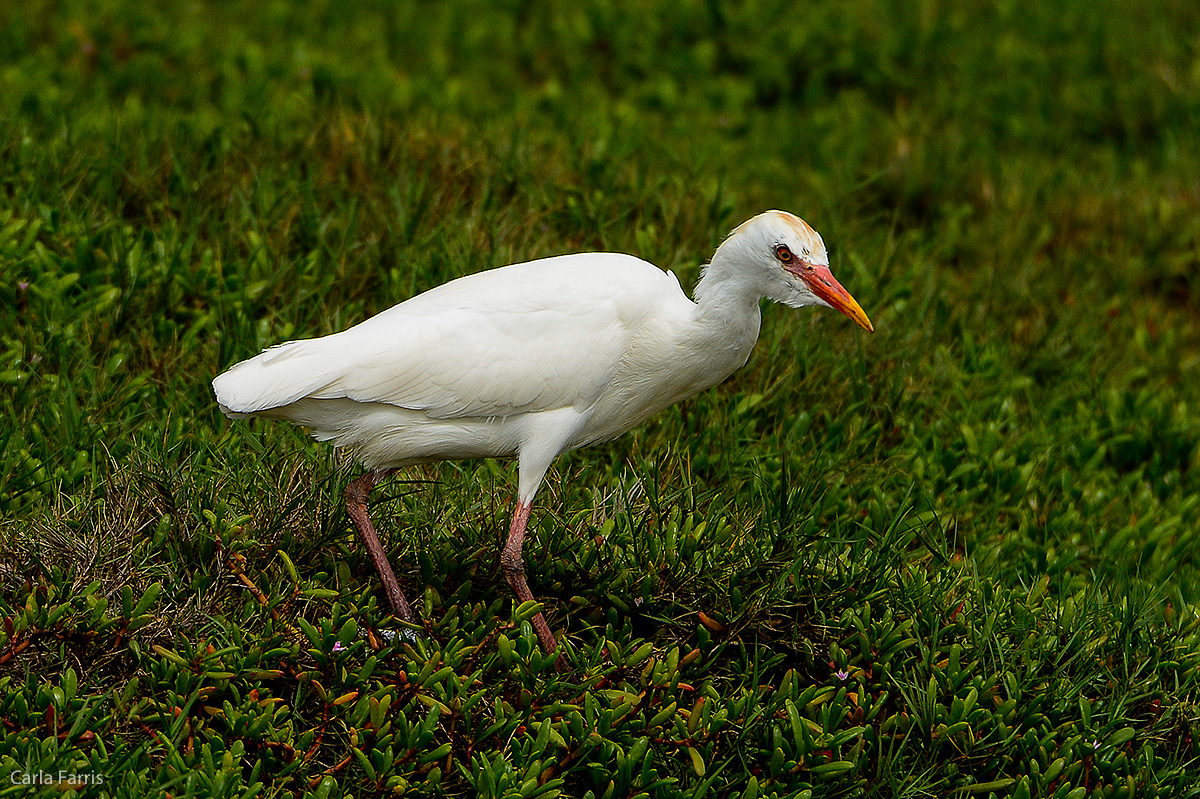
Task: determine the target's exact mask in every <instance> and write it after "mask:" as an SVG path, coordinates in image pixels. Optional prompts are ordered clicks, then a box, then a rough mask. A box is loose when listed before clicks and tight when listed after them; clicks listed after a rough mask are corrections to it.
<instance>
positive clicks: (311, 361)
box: [212, 339, 342, 418]
mask: <svg viewBox="0 0 1200 799" xmlns="http://www.w3.org/2000/svg"><path fill="white" fill-rule="evenodd" d="M325 341H326V339H306V340H302V341H289V342H287V343H286V344H279V345H277V346H274V347H271V348H270V349H268V350H265V351H263V352H261V353H259V354H258V355H256V356H254V357H253V358H250V359H248V360H245V361H242V362H241V363H238V364H235V365H234V366H232V367H230V368H229V369H228V370H227V371H225V372H223V373H222V374H220V375H218V376H217V377H216V379H214V380H213V381H212V386H213V391H214V393H216V395H217V402H218V403H219V404H220V406H221V410H222V411H224V412H225V413H226V414H227V415H229V416H233V417H235V418H236V417H239V416H249V415H252V414H255V413H259V412H260V411H265V410H269V409H271V408H279V407H282V406H284V405H290V404H291V403H293V402H295V401H296V400H299V399H302V398H303V397H307V396H310V395H312V394H314V393H316V392H319V391H320V390H321V389H322V388H323V387H325V386H327V385H329V384H330V383H331V382H333V381H334V380H336V379H337V378H338V377H339V376H340V374H341V371H342V364H341V359H334V358H330V357H329V352H328V348H327V347H326V346H324V344H323V343H324V342H325Z"/></svg>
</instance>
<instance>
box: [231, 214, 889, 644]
mask: <svg viewBox="0 0 1200 799" xmlns="http://www.w3.org/2000/svg"><path fill="white" fill-rule="evenodd" d="M694 297H695V298H694V300H693V299H688V297H687V296H686V295H685V294H684V293H683V291H682V289H681V288H680V286H679V281H678V279H676V277H675V275H674V274H673V273H671V272H664V271H663V270H661V269H659V268H658V267H656V266H654V265H652V264H650V263H647V262H646V261H643V260H641V259H640V258H635V257H634V256H632V255H622V254H618V253H581V254H576V255H562V256H558V257H554V258H545V259H542V260H537V261H530V262H527V263H519V264H513V265H511V266H505V267H501V268H498V269H493V270H489V271H485V272H480V273H477V274H473V275H468V276H466V277H462V278H459V279H457V280H453V281H451V282H449V283H446V284H444V285H442V286H438V287H437V288H434V289H431V290H430V291H427V292H425V293H424V294H420V295H418V296H416V297H413V298H412V299H410V300H407V301H406V302H402V303H400V304H399V305H396V306H394V307H393V308H390V309H388V310H386V311H384V312H382V313H380V314H379V315H377V316H374V317H372V318H370V319H368V320H366V321H365V322H362V323H361V324H359V325H356V326H355V327H352V328H350V329H348V330H344V331H342V332H340V333H335V334H333V335H329V336H324V337H322V338H315V339H307V340H302V341H290V342H287V343H286V344H280V345H278V346H275V347H272V348H270V349H268V350H266V351H264V352H262V353H261V354H259V355H257V356H255V357H253V358H250V359H249V360H246V361H242V362H241V363H239V364H237V365H235V366H233V367H232V368H231V369H229V370H228V371H227V372H225V373H224V374H222V375H220V376H219V377H217V378H216V379H215V380H213V389H214V391H215V392H216V397H217V401H218V403H220V406H221V409H222V410H223V411H224V412H225V413H226V414H228V415H229V416H231V417H244V416H261V417H266V418H272V419H286V420H288V421H290V422H293V423H295V424H298V425H302V426H304V427H307V428H309V430H310V432H311V433H312V435H313V436H314V437H315V438H317V439H319V440H321V441H332V442H333V445H334V446H335V447H337V448H339V449H342V448H344V449H346V450H348V451H349V452H350V453H351V454H352V455H353V456H354V457H355V458H356V459H357V460H358V461H360V462H361V463H362V464H363V465H364V466H365V467H366V468H367V469H368V471H367V473H366V474H364V475H363V476H362V477H360V478H358V479H356V480H354V481H353V482H351V483H350V485H349V486H348V487H347V488H346V509H347V511H348V512H349V514H350V517H351V519H353V521H354V524H355V526H356V527H357V528H358V531H359V534H360V535H361V536H362V538H363V540H364V542H365V543H366V546H367V549H368V551H369V552H370V555H371V558H372V560H374V562H375V566H376V568H377V569H378V571H379V574H380V577H381V579H382V580H383V583H384V586H385V588H386V591H387V595H388V599H389V601H390V602H391V604H392V607H393V609H394V610H395V612H396V613H397V615H398V616H399V617H400V618H402V619H404V620H405V621H408V622H414V621H415V616H414V615H413V612H412V608H411V606H410V605H409V604H408V602H407V600H405V598H404V594H403V593H402V592H401V590H400V586H399V583H398V582H397V581H396V577H395V575H394V574H393V573H392V569H391V566H390V565H389V563H388V559H387V555H386V554H385V553H384V550H383V547H382V546H381V545H380V543H379V539H378V537H377V536H376V534H375V530H374V528H373V527H372V525H371V520H370V518H369V516H368V515H367V507H366V503H367V496H368V494H369V493H370V491H371V489H372V488H373V487H374V486H375V485H376V484H377V483H378V482H379V481H380V480H381V479H383V478H384V477H386V476H387V475H388V474H390V473H391V472H392V471H393V470H395V469H398V468H400V467H403V466H411V465H413V464H419V463H428V462H431V461H441V460H457V459H463V458H481V457H509V456H513V455H515V456H516V457H517V462H518V486H517V505H516V508H515V510H514V512H513V517H512V524H511V527H510V529H509V534H508V541H507V543H506V544H505V546H504V550H503V553H502V554H501V563H502V564H503V566H504V571H505V576H506V577H507V579H508V582H509V584H510V585H511V586H512V589H513V591H514V593H515V594H516V595H517V597H518V599H520V600H521V601H522V602H525V601H529V600H531V599H533V594H532V593H531V592H530V590H529V586H528V584H527V583H526V581H525V567H524V563H523V561H522V559H521V549H522V545H523V543H524V540H525V526H526V523H527V522H528V520H529V509H530V506H531V504H532V503H533V497H534V495H535V494H536V493H537V490H538V486H539V485H541V482H542V478H543V477H544V475H545V474H546V470H547V469H548V468H549V466H550V463H551V462H552V461H553V460H554V459H555V458H556V457H558V456H559V455H560V454H562V453H563V452H567V451H570V450H573V449H577V448H579V447H582V446H586V445H588V444H594V443H596V442H599V441H605V440H608V439H611V438H615V437H616V436H619V435H621V434H622V433H624V432H625V431H627V430H629V429H630V428H632V427H635V426H636V425H638V424H640V423H642V422H643V421H645V420H646V419H648V418H650V417H651V416H653V415H654V414H656V413H658V412H659V411H661V410H663V409H664V408H666V407H668V406H669V405H672V404H674V403H676V402H679V401H680V400H682V399H685V398H687V397H690V396H692V395H694V394H696V393H698V392H700V391H703V390H705V389H706V388H709V387H710V386H713V385H716V384H717V383H719V382H721V381H722V380H724V379H725V378H726V377H728V376H729V375H731V374H732V373H733V372H734V371H736V370H737V369H738V368H740V367H741V366H743V365H744V364H745V363H746V361H747V359H748V358H749V357H750V351H751V349H753V347H754V343H755V341H756V340H757V339H758V331H759V322H760V315H759V300H760V299H761V298H763V297H767V298H769V299H771V300H774V301H776V302H781V303H783V304H785V305H788V306H791V307H793V308H798V307H802V306H807V305H824V306H828V307H831V308H834V309H836V310H838V311H841V312H842V313H843V314H845V315H846V316H848V317H849V318H850V319H852V320H854V321H855V322H856V323H858V325H859V326H861V327H862V328H864V329H865V330H867V331H871V330H873V328H872V326H871V322H870V320H869V319H868V318H867V315H866V313H864V312H863V310H862V308H861V307H860V306H859V304H858V303H857V302H855V300H854V298H853V297H851V296H850V294H849V293H848V292H847V291H846V290H845V289H844V288H842V286H841V285H840V284H839V283H838V282H837V280H835V279H834V277H833V274H832V273H831V272H830V270H829V256H828V254H827V253H826V250H825V244H824V242H823V241H822V240H821V237H820V235H818V234H817V232H816V231H814V230H813V229H812V228H811V227H809V226H808V225H807V224H806V223H805V222H804V221H803V220H801V219H799V218H798V217H795V216H793V215H792V214H789V213H786V212H783V211H767V212H766V213H763V214H760V215H758V216H756V217H754V218H753V219H751V220H749V221H747V222H745V223H744V224H742V225H741V226H739V227H738V228H737V229H735V230H734V231H733V232H732V233H730V234H729V236H728V237H727V238H726V239H725V241H724V242H723V243H722V244H721V245H720V247H718V248H717V251H716V253H714V254H713V257H712V261H711V263H709V264H708V265H707V266H706V267H705V268H704V269H703V272H702V274H701V277H700V281H699V282H698V283H697V284H696V288H695V291H694ZM533 623H534V628H535V629H536V631H537V635H538V639H539V641H540V642H541V645H542V648H543V649H544V650H545V651H546V652H547V653H550V652H553V651H554V650H555V649H556V648H557V641H556V640H555V638H554V635H553V634H552V633H551V632H550V628H549V626H548V625H547V624H546V620H545V618H544V617H543V616H542V614H540V613H539V614H538V615H537V616H536V617H535V618H534V619H533Z"/></svg>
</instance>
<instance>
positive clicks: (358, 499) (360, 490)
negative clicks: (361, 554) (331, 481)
mask: <svg viewBox="0 0 1200 799" xmlns="http://www.w3.org/2000/svg"><path fill="white" fill-rule="evenodd" d="M392 471H393V470H391V469H376V470H375V471H373V472H367V473H366V474H364V475H363V476H362V477H360V478H358V479H357V480H354V481H353V482H351V483H350V485H348V486H346V512H347V513H349V514H350V518H351V519H352V520H354V526H355V527H356V528H358V534H359V535H360V536H362V540H363V543H365V544H366V545H367V552H369V553H370V554H371V560H373V561H374V562H375V569H376V571H378V572H379V577H380V579H382V580H383V587H384V590H385V591H387V595H388V600H389V601H390V602H391V603H392V610H394V611H395V612H396V615H397V616H399V617H400V618H401V619H403V620H404V621H406V622H408V623H409V624H415V623H416V621H417V617H416V615H414V614H413V611H412V606H411V605H409V604H408V600H407V599H405V598H404V593H403V592H402V591H401V590H400V583H399V582H397V581H396V575H395V574H393V573H392V565H391V564H390V563H388V559H387V553H386V552H384V551H383V545H382V544H380V543H379V536H378V535H376V534H375V528H374V527H373V526H372V525H371V517H370V516H368V515H367V497H368V496H369V495H370V493H371V489H372V488H374V487H375V485H376V484H377V483H378V482H379V481H380V480H382V479H383V478H385V477H387V476H388V475H389V474H391V473H392Z"/></svg>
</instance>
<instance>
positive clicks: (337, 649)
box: [333, 641, 346, 652]
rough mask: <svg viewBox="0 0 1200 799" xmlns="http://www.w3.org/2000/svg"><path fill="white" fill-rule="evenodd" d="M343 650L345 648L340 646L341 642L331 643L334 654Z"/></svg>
mask: <svg viewBox="0 0 1200 799" xmlns="http://www.w3.org/2000/svg"><path fill="white" fill-rule="evenodd" d="M345 648H346V647H344V646H342V642H341V641H334V642H333V651H334V652H341V651H342V650H343V649H345Z"/></svg>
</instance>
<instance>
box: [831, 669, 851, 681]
mask: <svg viewBox="0 0 1200 799" xmlns="http://www.w3.org/2000/svg"><path fill="white" fill-rule="evenodd" d="M833 676H834V677H837V678H838V679H839V680H841V681H842V682H845V681H846V678H847V677H849V676H850V672H848V671H843V670H842V669H838V671H837V673H835V674H834V675H833Z"/></svg>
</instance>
